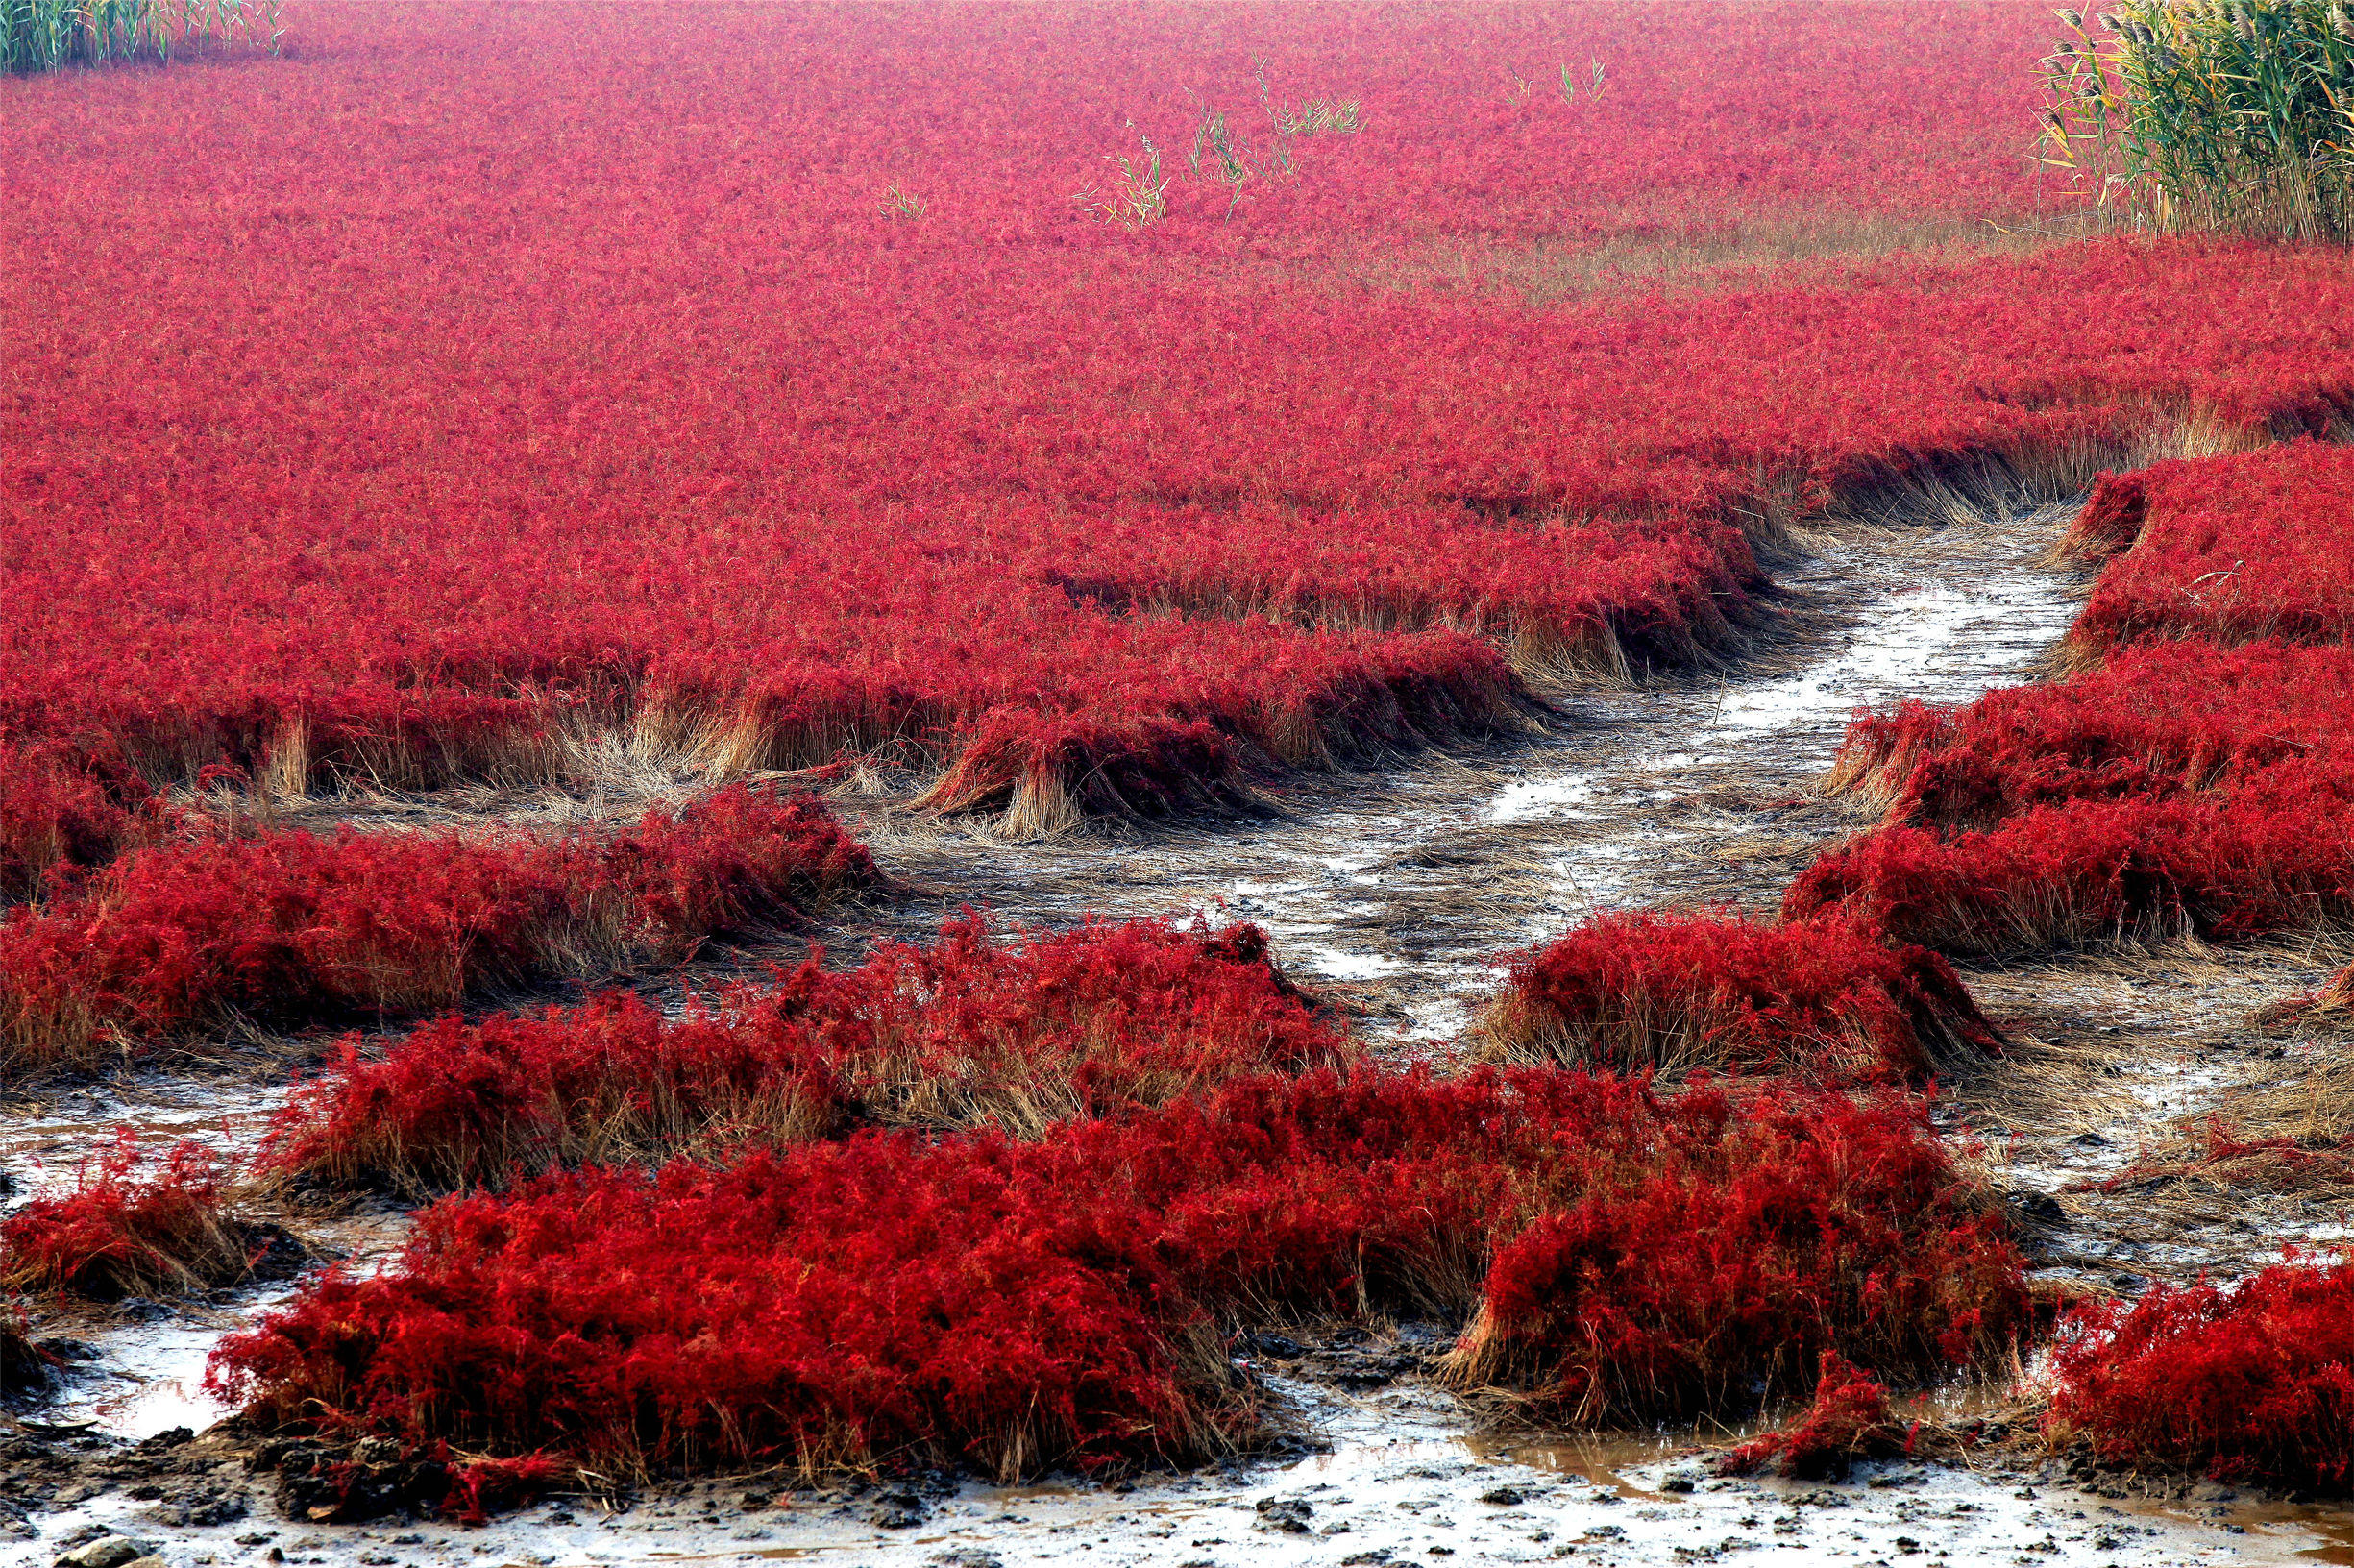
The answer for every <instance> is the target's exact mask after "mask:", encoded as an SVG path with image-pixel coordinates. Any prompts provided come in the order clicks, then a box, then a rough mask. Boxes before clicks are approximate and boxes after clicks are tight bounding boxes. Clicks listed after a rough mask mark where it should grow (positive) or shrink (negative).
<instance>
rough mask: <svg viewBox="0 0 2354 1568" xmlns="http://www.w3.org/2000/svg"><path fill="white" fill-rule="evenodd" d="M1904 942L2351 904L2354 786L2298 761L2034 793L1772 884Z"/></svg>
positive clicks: (2273, 918)
mask: <svg viewBox="0 0 2354 1568" xmlns="http://www.w3.org/2000/svg"><path fill="white" fill-rule="evenodd" d="M1832 911H1839V912H1843V913H1845V914H1847V915H1848V916H1850V917H1852V918H1856V919H1868V920H1871V921H1874V922H1876V924H1878V925H1879V926H1880V927H1881V928H1882V929H1884V930H1886V931H1887V932H1888V934H1889V935H1890V936H1891V937H1892V938H1894V939H1895V940H1897V941H1900V942H1912V943H1921V944H1922V945H1924V946H1928V947H1934V948H1937V949H1939V950H1941V951H1944V952H1949V953H1969V954H1974V955H1987V956H1998V955H2007V954H2020V953H2031V952H2044V951H2049V950H2052V949H2055V948H2072V947H2084V946H2090V945H2094V944H2097V943H2102V942H2116V941H2125V942H2131V941H2144V940H2152V939H2164V938H2168V937H2176V936H2183V935H2196V936H2199V937H2203V938H2214V939H2219V940H2225V941H2228V940H2231V939H2234V938H2245V937H2250V936H2257V935H2261V934H2264V933H2266V932H2271V931H2281V930H2298V929H2304V928H2308V927H2311V926H2316V925H2322V926H2328V925H2343V924H2345V923H2346V922H2347V921H2348V920H2349V919H2354V800H2349V797H2348V794H2347V792H2346V791H2345V789H2344V788H2343V787H2342V782H2341V779H2340V777H2339V775H2338V774H2337V773H2336V772H2335V771H2333V770H2330V769H2328V768H2325V767H2319V766H2314V765H2309V764H2305V763H2293V764H2283V765H2281V766H2279V767H2275V768H2272V769H2268V770H2267V771H2266V772H2264V773H2262V774H2261V775H2259V776H2258V777H2257V778H2255V779H2254V780H2252V781H2251V782H2249V783H2248V784H2246V785H2244V786H2241V787H2239V788H2236V789H2228V790H2212V791H2207V792H2202V793H2200V794H2198V795H2195V796H2182V797H2175V798H2160V799H2146V798H2130V799H2125V800H2119V801H2106V800H2103V801H2080V802H2074V803H2071V804H2067V805H2061V806H2039V807H2037V808H2035V809H2033V810H2031V811H2027V812H2024V813H2023V814H2021V815H2019V816H2017V817H2013V818H2010V819H2008V820H2006V821H2004V822H2002V823H2001V825H1999V826H1998V827H1996V828H1994V829H1993V830H1991V831H1989V832H1983V833H1976V832H1972V833H1963V834H1960V835H1958V836H1956V837H1954V838H1951V839H1945V838H1940V837H1939V836H1938V835H1937V834H1936V833H1934V832H1931V831H1929V830H1926V829H1923V828H1917V827H1888V828H1881V829H1878V830H1876V831H1875V832H1872V833H1869V834H1866V835H1864V836H1863V837H1861V838H1859V839H1855V840H1851V841H1850V842H1849V843H1848V844H1846V845H1841V846H1839V847H1837V848H1834V849H1831V850H1828V851H1827V852H1826V853H1824V854H1823V855H1822V856H1820V857H1818V858H1817V859H1816V861H1815V862H1814V864H1813V865H1811V866H1809V867H1808V868H1807V869H1806V870H1804V871H1803V872H1802V873H1801V874H1800V876H1799V878H1798V880H1797V881H1795V882H1793V883H1792V884H1791V885H1790V888H1789V891H1788V892H1787V893H1786V894H1784V896H1783V900H1782V912H1783V914H1784V916H1785V917H1786V918H1788V919H1815V918H1819V917H1821V916H1823V915H1825V914H1827V913H1828V912H1832Z"/></svg>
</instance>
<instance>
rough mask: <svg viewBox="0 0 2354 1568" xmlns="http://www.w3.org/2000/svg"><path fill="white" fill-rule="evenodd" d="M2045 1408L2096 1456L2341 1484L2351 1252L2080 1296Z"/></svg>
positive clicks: (2352, 1310)
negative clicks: (2129, 1292) (2192, 1281)
mask: <svg viewBox="0 0 2354 1568" xmlns="http://www.w3.org/2000/svg"><path fill="white" fill-rule="evenodd" d="M2067 1327H2068V1328H2069V1329H2071V1330H2072V1333H2069V1334H2067V1335H2064V1337H2063V1338H2062V1340H2061V1342H2060V1343H2059V1345H2058V1346H2057V1347H2056V1348H2055V1350H2054V1351H2053V1353H2052V1363H2051V1364H2052V1374H2053V1378H2054V1381H2055V1387H2054V1390H2053V1394H2052V1402H2051V1409H2050V1413H2049V1415H2048V1417H2047V1430H2048V1431H2049V1433H2051V1434H2052V1435H2053V1436H2055V1437H2057V1438H2059V1439H2061V1440H2063V1441H2066V1440H2082V1441H2086V1442H2089V1443H2091V1444H2092V1446H2093V1448H2094V1451H2095V1452H2096V1453H2097V1455H2098V1456H2099V1457H2100V1458H2103V1459H2107V1460H2110V1461H2113V1462H2120V1463H2125V1464H2132V1465H2141V1466H2150V1467H2156V1468H2163V1469H2169V1470H2191V1471H2203V1472H2204V1473H2206V1474H2207V1475H2209V1476H2212V1477H2214V1478H2215V1479H2217V1480H2219V1481H2229V1482H2257V1483H2262V1484H2268V1485H2273V1486H2282V1487H2310V1488H2313V1489H2315V1490H2320V1491H2328V1492H2332V1493H2343V1492H2345V1491H2346V1490H2347V1482H2348V1470H2347V1467H2348V1463H2349V1459H2350V1458H2354V1263H2347V1262H2339V1263H2335V1264H2331V1265H2327V1266H2324V1265H2319V1264H2316V1263H2313V1262H2285V1263H2280V1264H2276V1265H2274V1266H2273V1267H2270V1268H2268V1269H2265V1270H2263V1271H2262V1272H2260V1273H2257V1274H2254V1275H2252V1276H2250V1277H2249V1278H2247V1279H2245V1280H2243V1281H2241V1282H2240V1283H2239V1284H2238V1285H2236V1286H2216V1285H2209V1284H2200V1285H2196V1286H2189V1287H2186V1288H2179V1289H2177V1288H2173V1287H2170V1286H2159V1287H2157V1288H2155V1289H2153V1290H2151V1291H2150V1292H2149V1293H2148V1294H2147V1295H2146V1296H2144V1297H2143V1298H2142V1299H2141V1300H2140V1301H2138V1302H2135V1303H2133V1304H2132V1306H2131V1307H2129V1308H2128V1307H2126V1306H2124V1305H2122V1304H2120V1303H2115V1302H2110V1303H2104V1304H2098V1305H2096V1306H2092V1307H2088V1308H2084V1309H2081V1310H2079V1311H2078V1313H2077V1314H2075V1315H2074V1316H2073V1317H2072V1319H2071V1320H2070V1322H2069V1324H2068V1325H2067Z"/></svg>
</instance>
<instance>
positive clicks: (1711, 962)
mask: <svg viewBox="0 0 2354 1568" xmlns="http://www.w3.org/2000/svg"><path fill="white" fill-rule="evenodd" d="M1481 1033H1482V1035H1483V1036H1484V1049H1485V1053H1486V1054H1487V1055H1489V1056H1491V1057H1502V1058H1506V1059H1511V1060H1520V1061H1527V1060H1540V1061H1542V1060H1552V1061H1558V1062H1561V1063H1564V1064H1570V1065H1575V1064H1580V1063H1583V1064H1586V1065H1590V1066H1597V1067H1604V1068H1608V1069H1611V1070H1614V1071H1628V1072H1631V1071H1639V1070H1645V1069H1656V1070H1661V1071H1667V1072H1671V1073H1674V1072H1682V1071H1688V1070H1690V1069H1693V1068H1716V1069H1732V1070H1736V1071H1744V1072H1749V1071H1763V1072H1790V1073H1797V1074H1800V1075H1802V1076H1805V1077H1810V1078H1814V1079H1818V1080H1821V1081H1825V1082H1836V1083H1891V1082H1919V1081H1921V1080H1924V1079H1925V1078H1927V1077H1929V1076H1930V1075H1932V1074H1933V1073H1935V1072H1936V1071H1938V1070H1939V1069H1940V1067H1949V1066H1952V1065H1953V1064H1954V1063H1955V1062H1957V1061H1959V1060H1962V1059H1966V1058H1969V1057H1974V1056H1983V1055H1985V1054H1988V1053H1992V1052H1998V1051H1999V1050H2000V1049H2001V1039H2000V1036H1999V1035H1998V1034H1997V1032H1996V1030H1995V1028H1994V1026H1993V1025H1992V1024H1990V1023H1988V1022H1987V1021H1986V1019H1985V1017H1983V1016H1982V1015H1980V1013H1979V1012H1978V1009H1977V1006H1976V1004H1975V1003H1974V1002H1973V1001H1972V1000H1971V999H1970V993H1969V992H1966V991H1964V990H1963V989H1962V983H1961V981H1960V979H1959V978H1958V977H1957V976H1956V975H1955V974H1954V972H1953V970H1952V968H1951V967H1950V966H1949V965H1948V964H1947V963H1946V961H1945V960H1944V959H1942V958H1939V957H1938V956H1937V955H1936V954H1934V953H1930V952H1927V951H1925V950H1924V949H1922V948H1919V947H1891V946H1890V945H1889V944H1888V943H1886V942H1885V941H1883V940H1882V939H1881V938H1880V936H1879V935H1878V934H1877V933H1876V931H1873V930H1871V929H1869V928H1865V927H1859V926H1855V925H1851V924H1847V923H1843V922H1840V921H1836V920H1832V921H1808V922H1800V923H1792V924H1788V925H1760V924H1757V923H1755V922H1753V921H1749V920H1744V919H1737V918H1734V917H1730V916H1704V915H1655V914H1621V915H1605V916H1602V917H1599V918H1598V919H1594V920H1591V921H1589V922H1588V923H1586V924H1585V925H1583V926H1581V927H1580V928H1579V929H1577V930H1575V931H1573V932H1571V933H1570V934H1569V935H1568V936H1566V937H1563V938H1562V939H1560V940H1559V941H1558V942H1556V943H1551V944H1550V945H1548V946H1545V947H1540V948H1537V949H1535V950H1534V951H1533V952H1529V953H1524V954H1522V955H1520V956H1519V957H1518V958H1516V959H1514V960H1513V962H1512V966H1511V980H1510V984H1509V986H1508V989H1507V990H1506V992H1505V993H1504V995H1503V996H1502V997H1501V998H1500V999H1499V1000H1498V1001H1497V1002H1496V1004H1495V1005H1494V1006H1493V1007H1492V1008H1491V1009H1490V1011H1489V1013H1488V1015H1487V1017H1486V1018H1485V1019H1484V1020H1483V1023H1482V1027H1481Z"/></svg>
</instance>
